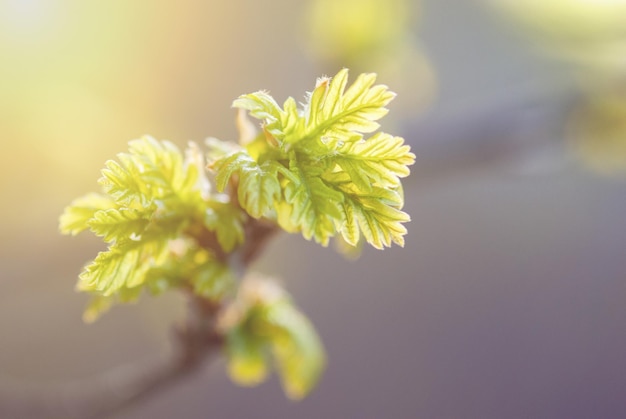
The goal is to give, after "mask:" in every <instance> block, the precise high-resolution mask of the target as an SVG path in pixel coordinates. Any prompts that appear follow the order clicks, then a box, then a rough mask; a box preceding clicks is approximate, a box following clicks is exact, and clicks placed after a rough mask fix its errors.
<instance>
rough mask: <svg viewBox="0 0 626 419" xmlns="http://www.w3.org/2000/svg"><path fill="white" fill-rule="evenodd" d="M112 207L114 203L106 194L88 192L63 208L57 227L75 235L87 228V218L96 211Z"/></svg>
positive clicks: (89, 218) (63, 231) (62, 231)
mask: <svg viewBox="0 0 626 419" xmlns="http://www.w3.org/2000/svg"><path fill="white" fill-rule="evenodd" d="M114 207H115V203H114V202H113V200H112V199H111V198H110V197H108V196H106V195H102V194H97V193H90V194H88V195H85V196H82V197H80V198H77V199H75V200H74V201H72V203H71V204H70V205H69V206H68V207H66V208H65V210H64V211H63V214H62V215H61V217H60V218H59V229H60V230H61V233H63V234H71V235H76V234H78V233H80V232H81V231H84V230H86V229H88V228H89V220H91V219H92V218H93V216H94V214H95V213H96V212H98V211H101V210H108V209H111V208H114Z"/></svg>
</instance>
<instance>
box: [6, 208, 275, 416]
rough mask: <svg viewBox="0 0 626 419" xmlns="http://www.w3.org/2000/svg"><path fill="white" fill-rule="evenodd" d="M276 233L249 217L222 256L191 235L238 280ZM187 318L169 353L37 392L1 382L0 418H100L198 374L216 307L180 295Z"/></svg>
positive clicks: (212, 334)
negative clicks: (238, 243) (240, 237)
mask: <svg viewBox="0 0 626 419" xmlns="http://www.w3.org/2000/svg"><path fill="white" fill-rule="evenodd" d="M277 231H278V228H277V227H276V225H275V224H274V223H271V222H268V221H266V220H256V219H252V218H250V219H249V220H248V222H247V223H246V225H245V232H246V240H245V244H244V245H243V246H242V247H240V248H239V249H237V250H235V251H234V252H233V253H231V254H225V253H224V252H223V251H222V250H221V247H220V246H219V244H218V242H217V238H216V237H215V234H214V233H213V232H210V231H208V230H205V231H202V232H196V236H195V238H196V240H198V242H199V243H200V244H201V245H202V246H204V247H205V248H207V249H211V250H214V251H215V254H216V255H218V257H220V258H221V259H223V261H224V262H225V263H228V264H229V266H230V267H231V269H232V270H233V272H235V273H236V274H237V275H238V277H240V278H241V277H243V275H244V274H245V272H246V270H247V268H248V266H249V265H250V264H251V263H252V262H253V261H254V260H255V259H256V258H257V257H258V256H259V254H260V252H261V250H262V249H263V248H264V247H265V246H266V244H267V241H268V240H269V239H270V238H271V237H273V236H274V235H275V234H276V232H277ZM184 291H185V292H186V294H187V297H188V309H187V318H186V320H185V322H184V324H183V325H182V326H180V327H178V328H175V333H174V352H173V353H172V354H170V355H169V356H161V357H156V358H153V359H149V360H147V361H143V362H136V363H132V364H128V365H123V366H119V367H117V368H115V369H113V370H109V371H107V372H105V373H103V374H100V375H98V376H95V377H92V378H89V379H86V380H81V381H76V382H73V383H68V384H66V385H64V386H63V385H62V386H58V385H57V386H55V389H54V390H52V389H49V388H48V389H44V390H36V389H33V388H32V387H30V388H29V387H28V386H16V385H15V383H0V418H3V419H4V418H20V419H25V418H29V417H32V418H37V419H43V418H67V419H74V418H76V419H103V418H106V417H109V416H111V415H113V414H114V413H117V412H120V411H122V410H124V409H125V408H127V407H129V406H131V405H135V404H137V403H139V402H141V401H143V400H145V399H147V398H148V397H154V396H155V395H156V394H158V393H159V392H161V391H163V390H165V389H167V388H169V387H171V386H173V385H175V384H176V383H178V382H180V381H182V380H183V379H185V378H187V377H189V376H191V375H192V374H193V373H195V372H197V371H199V370H200V369H201V368H202V366H203V365H204V364H205V363H206V361H207V360H208V358H209V357H210V356H211V355H212V354H213V353H215V352H216V351H218V350H220V349H221V347H222V343H223V337H222V335H221V334H220V332H219V331H218V328H217V316H218V312H219V311H220V309H221V306H220V305H219V303H216V302H213V301H209V300H207V299H204V298H202V297H199V296H197V295H195V294H193V292H192V291H191V290H184Z"/></svg>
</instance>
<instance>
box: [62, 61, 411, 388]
mask: <svg viewBox="0 0 626 419" xmlns="http://www.w3.org/2000/svg"><path fill="white" fill-rule="evenodd" d="M347 77H348V72H347V70H342V71H340V72H339V73H338V74H337V75H336V76H335V77H334V78H333V79H332V81H331V79H329V78H322V79H320V80H318V83H317V85H316V87H315V89H314V90H313V92H311V93H310V94H309V95H308V96H307V98H306V103H305V105H304V107H302V108H299V107H298V106H297V105H296V101H295V100H294V99H293V98H289V99H287V101H286V102H285V104H284V105H283V107H282V108H281V107H280V106H279V105H278V104H277V103H276V102H275V101H274V99H272V97H271V96H269V95H268V94H267V93H265V92H257V93H252V94H249V95H244V96H241V97H240V98H239V99H237V100H236V101H235V102H234V106H235V107H238V108H241V109H244V110H247V111H249V113H250V114H251V115H252V116H253V117H255V118H257V119H260V120H261V130H260V133H259V134H258V135H256V136H255V134H252V136H251V137H250V138H245V137H248V136H245V135H243V134H244V129H243V128H245V126H244V125H245V122H244V121H242V120H240V121H239V125H240V128H241V131H242V137H243V140H244V141H241V144H239V145H236V144H232V143H226V142H221V141H219V140H215V139H211V140H208V141H207V146H208V154H207V156H206V158H205V156H203V155H202V154H201V152H200V151H199V148H198V146H197V145H195V144H193V143H192V144H190V145H189V147H188V148H187V149H186V150H185V152H184V153H183V152H181V151H180V150H179V149H178V147H176V146H175V145H174V144H172V143H170V142H168V141H157V140H155V139H153V138H150V137H145V138H142V139H139V140H134V141H131V142H130V146H129V151H128V152H127V153H120V154H118V155H117V159H116V160H109V161H107V162H106V163H105V168H104V169H103V170H102V177H101V179H100V181H99V183H100V185H101V186H102V189H103V192H102V193H101V194H95V193H92V194H88V195H86V196H84V197H81V198H78V199H76V200H75V201H74V202H72V203H71V205H70V206H68V207H67V208H66V209H65V212H64V213H63V215H62V216H61V218H60V229H61V231H62V232H63V233H65V234H72V235H74V234H78V233H80V232H81V231H84V230H90V231H91V232H93V233H94V234H96V235H98V236H100V237H102V239H103V240H104V241H105V242H106V243H107V244H108V249H107V250H106V251H103V252H100V253H99V254H98V255H97V256H96V258H95V259H94V260H93V261H91V262H90V263H88V264H87V265H86V267H85V268H84V270H83V272H82V273H81V274H80V280H79V283H78V286H77V288H78V289H79V290H81V291H85V292H87V293H89V294H91V295H92V297H93V298H92V301H91V303H90V305H89V306H88V308H87V310H86V311H85V315H84V318H85V320H86V321H93V320H95V319H96V318H97V317H98V316H99V315H100V314H101V313H102V312H104V311H105V310H107V309H108V308H109V307H111V305H112V304H114V303H115V302H130V301H135V300H136V299H137V298H138V297H139V295H140V294H141V293H142V292H143V291H146V292H148V293H150V294H153V295H156V294H160V293H162V292H164V291H166V290H168V289H172V288H176V289H183V288H184V289H186V290H191V291H192V292H194V293H195V294H196V295H197V296H199V297H200V298H205V299H208V300H212V301H214V302H216V303H218V305H220V306H222V307H225V312H228V311H231V312H232V311H233V309H232V308H228V307H233V306H234V307H237V310H235V311H237V313H238V314H237V316H235V317H236V318H237V321H231V322H230V327H227V328H225V329H224V334H225V336H226V338H227V339H226V352H227V353H228V354H229V358H230V364H229V365H230V371H231V375H232V376H233V378H234V379H235V380H236V381H239V382H243V383H252V382H258V381H260V380H262V379H263V378H264V377H265V375H266V371H267V369H268V359H269V358H273V361H274V363H275V364H276V366H277V369H278V371H279V373H280V375H281V377H282V380H283V386H284V388H285V391H286V392H287V394H288V395H289V396H290V397H293V398H300V397H303V396H304V395H305V394H306V393H308V391H309V390H310V389H311V388H312V387H313V385H314V384H315V383H316V381H317V378H318V376H319V375H320V372H321V370H322V369H323V366H324V352H323V349H322V346H321V343H320V342H319V339H318V338H317V335H316V334H315V330H314V329H313V327H312V326H311V324H310V323H309V322H308V320H307V319H306V317H304V315H302V314H301V313H300V312H299V311H298V310H297V309H296V308H295V307H294V306H293V305H292V304H291V302H290V300H289V299H288V298H287V297H286V294H285V293H276V292H273V293H271V295H270V296H271V298H265V297H267V295H266V294H263V293H260V294H259V292H257V291H258V290H257V291H255V292H253V293H252V294H251V293H250V292H247V293H243V294H242V293H241V292H239V294H238V295H239V297H238V298H237V299H236V300H235V301H234V302H233V303H229V301H231V300H232V299H233V298H234V296H235V295H236V290H237V288H238V284H237V280H238V279H240V278H236V273H235V272H234V271H239V270H241V266H231V265H230V261H231V257H230V255H232V254H233V253H234V252H237V250H238V249H240V248H241V247H242V246H245V245H250V243H246V240H254V238H250V237H247V235H248V233H247V232H248V231H249V229H250V228H254V227H251V226H254V225H255V224H254V223H255V222H257V220H258V219H262V222H263V225H264V226H266V227H264V228H267V226H268V225H269V226H275V227H277V228H278V227H280V228H282V229H283V230H285V231H288V232H300V233H302V235H303V236H304V237H305V238H307V239H311V238H313V239H314V240H316V241H317V242H319V243H321V244H323V245H326V244H327V243H328V242H329V239H330V238H333V237H338V238H341V239H342V240H343V241H345V242H347V243H348V244H349V245H351V246H356V245H357V244H359V243H360V242H361V241H362V239H363V240H364V241H366V242H368V243H370V244H371V245H373V246H374V247H376V248H383V247H385V246H391V244H392V243H396V244H398V245H401V246H402V245H403V244H404V237H403V236H404V234H406V229H405V227H404V226H403V223H404V222H407V221H409V216H408V215H407V214H406V213H404V212H403V211H402V206H403V203H404V202H403V195H402V187H401V184H400V179H401V178H403V177H405V176H407V175H408V174H409V169H408V166H409V165H411V164H412V163H413V161H414V158H415V156H414V155H413V154H412V153H411V152H410V149H409V147H408V146H406V145H404V141H403V140H402V138H399V137H394V136H392V135H389V134H385V133H381V132H378V133H375V134H373V135H372V136H371V137H370V138H365V135H366V134H372V133H374V132H375V131H376V130H377V129H378V127H379V124H378V122H377V121H378V120H379V119H380V118H382V117H383V116H384V115H385V114H386V113H387V109H386V108H385V106H386V105H387V104H388V103H389V102H390V101H391V100H392V99H393V97H394V94H393V93H391V92H390V91H389V90H388V89H387V87H386V86H382V85H374V82H375V75H373V74H363V75H360V76H359V77H358V78H357V79H356V81H355V82H354V84H352V86H350V87H348V88H346V87H347ZM207 161H208V162H210V165H209V168H208V169H209V170H207ZM211 181H214V182H215V183H216V185H217V191H216V190H214V189H212V187H211ZM256 225H257V226H258V223H257V224H256ZM261 288H263V289H266V288H267V286H265V285H263V286H262V287H261ZM279 294H280V295H279ZM241 295H244V296H247V297H245V298H243V297H241ZM250 295H253V296H255V297H254V298H252V299H250V297H249V296H250ZM277 295H279V297H276V296H277ZM260 296H261V297H263V298H261V297H260ZM242 298H243V300H242ZM242 301H243V302H242ZM229 304H230V305H229ZM226 317H228V316H226ZM231 317H232V316H231ZM227 323H228V322H227Z"/></svg>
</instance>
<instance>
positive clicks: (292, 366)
mask: <svg viewBox="0 0 626 419" xmlns="http://www.w3.org/2000/svg"><path fill="white" fill-rule="evenodd" d="M221 320H222V323H223V324H222V326H223V327H224V328H225V333H226V352H227V354H228V357H229V362H228V370H229V374H230V375H231V377H232V379H233V380H234V381H236V382H238V383H240V384H243V385H255V384H258V383H260V382H261V381H263V380H264V379H265V378H266V375H267V365H268V361H269V358H271V359H272V361H273V363H274V364H275V365H276V367H277V370H278V373H279V376H280V378H281V382H282V386H283V388H284V390H285V393H286V394H287V396H288V397H290V398H292V399H301V398H303V397H304V396H306V395H307V394H308V393H309V392H310V391H311V389H312V388H313V387H314V386H315V385H316V384H317V381H318V379H319V377H320V374H321V372H322V371H323V369H324V367H325V365H326V356H325V353H324V348H323V346H322V344H321V342H320V340H319V337H318V336H317V333H316V332H315V329H314V328H313V326H312V325H311V323H310V322H309V321H308V319H307V318H306V317H305V316H304V315H303V314H302V313H301V312H300V311H299V310H298V309H297V308H296V307H295V306H294V305H293V303H292V302H291V299H290V298H289V297H288V295H287V294H286V293H285V292H284V291H283V290H282V289H281V288H280V287H278V285H277V284H275V283H274V282H272V281H268V280H261V279H247V280H245V281H244V282H243V283H242V285H241V287H240V290H239V293H238V295H237V299H236V300H235V302H233V303H232V304H231V306H229V307H228V309H227V310H226V312H225V313H224V317H223V318H222V319H221Z"/></svg>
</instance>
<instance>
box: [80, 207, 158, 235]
mask: <svg viewBox="0 0 626 419" xmlns="http://www.w3.org/2000/svg"><path fill="white" fill-rule="evenodd" d="M153 212H154V209H148V210H144V211H141V210H138V209H134V208H125V207H122V208H119V209H115V208H111V209H107V210H100V211H97V212H96V213H94V214H93V217H92V218H91V219H90V220H89V221H88V223H87V224H88V225H89V228H90V229H91V231H93V232H94V233H95V234H96V235H97V236H102V238H103V240H104V241H106V242H112V241H115V240H120V239H130V238H131V237H133V236H137V235H141V233H142V232H143V231H144V230H145V229H146V227H147V226H148V223H149V222H150V217H151V216H152V213H153Z"/></svg>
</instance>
